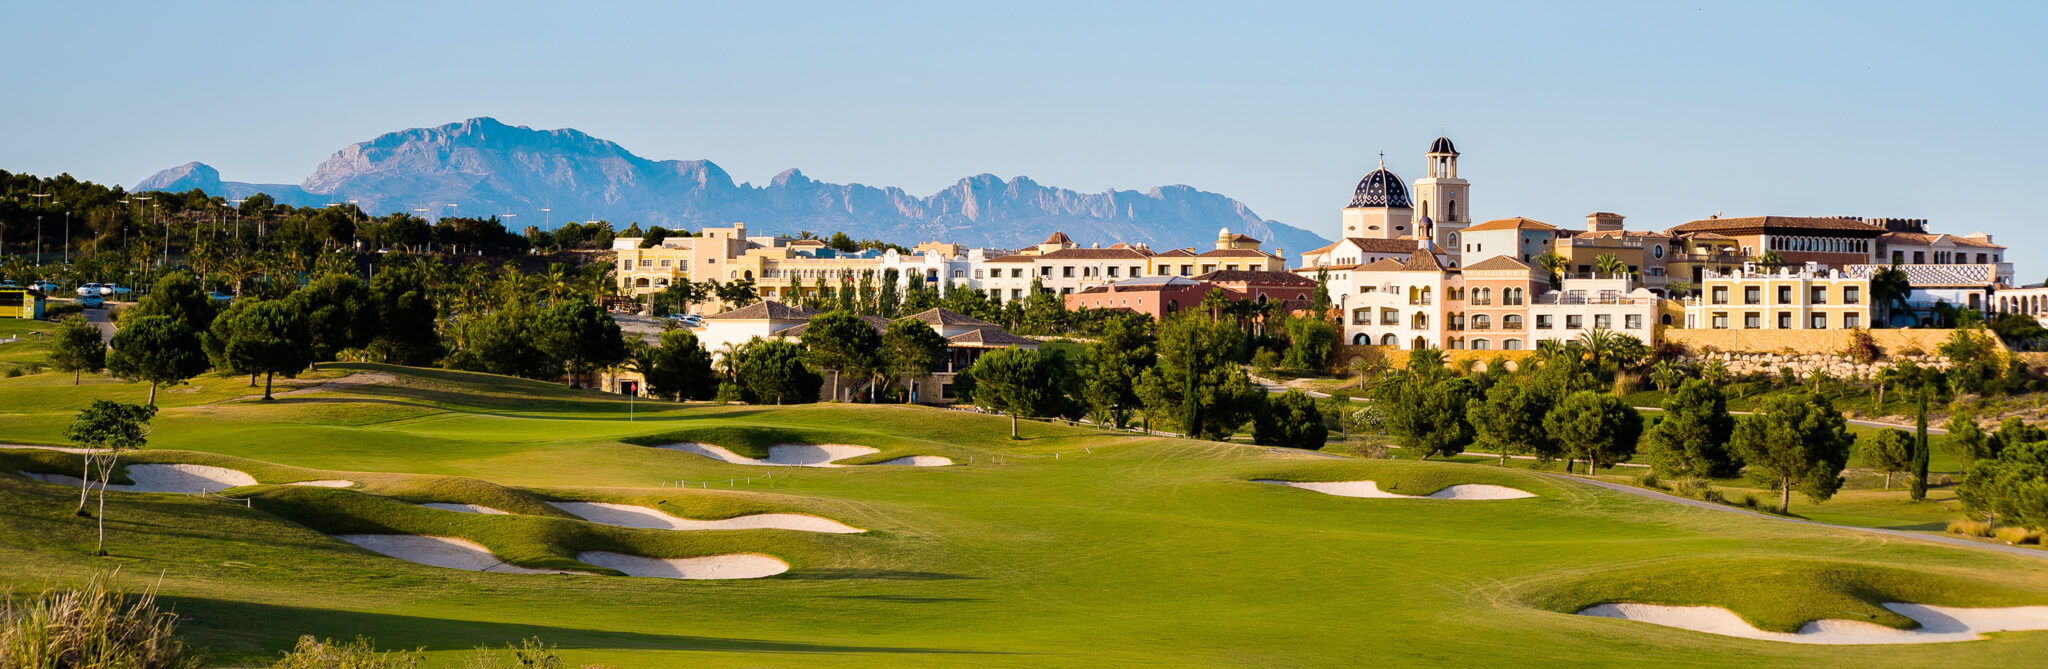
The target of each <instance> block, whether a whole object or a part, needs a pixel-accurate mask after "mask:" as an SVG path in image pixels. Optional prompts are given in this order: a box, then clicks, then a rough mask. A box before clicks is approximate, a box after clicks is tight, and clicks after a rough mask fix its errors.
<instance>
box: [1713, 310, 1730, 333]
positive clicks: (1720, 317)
mask: <svg viewBox="0 0 2048 669" xmlns="http://www.w3.org/2000/svg"><path fill="white" fill-rule="evenodd" d="M1714 329H1716V330H1726V329H1728V312H1726V311H1717V312H1714Z"/></svg>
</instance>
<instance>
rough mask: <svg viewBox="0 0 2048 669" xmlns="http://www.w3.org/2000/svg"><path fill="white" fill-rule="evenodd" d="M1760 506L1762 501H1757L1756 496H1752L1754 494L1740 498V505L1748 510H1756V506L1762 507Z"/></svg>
mask: <svg viewBox="0 0 2048 669" xmlns="http://www.w3.org/2000/svg"><path fill="white" fill-rule="evenodd" d="M1762 504H1763V500H1760V499H1757V497H1756V495H1754V494H1748V495H1743V496H1742V505H1743V506H1745V507H1749V508H1752V509H1754V508H1756V507H1758V506H1760V505H1762Z"/></svg>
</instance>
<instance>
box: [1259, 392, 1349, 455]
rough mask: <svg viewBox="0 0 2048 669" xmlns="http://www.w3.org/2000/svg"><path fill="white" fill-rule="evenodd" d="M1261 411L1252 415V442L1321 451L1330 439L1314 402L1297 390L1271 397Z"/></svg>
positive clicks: (1328, 431)
mask: <svg viewBox="0 0 2048 669" xmlns="http://www.w3.org/2000/svg"><path fill="white" fill-rule="evenodd" d="M1269 402H1270V404H1269V405H1268V406H1267V407H1266V409H1265V410H1264V411H1259V412H1257V413H1255V414H1253V416H1252V443H1256V444H1260V445H1264V446H1284V447H1287V448H1299V449H1304V450H1310V451H1315V450H1321V449H1322V448H1323V444H1324V442H1326V441H1328V440H1329V438H1330V429H1329V428H1328V427H1325V426H1324V425H1323V413H1322V410H1321V409H1319V408H1317V407H1316V401H1315V400H1313V399H1310V398H1309V396H1308V395H1306V394H1303V393H1302V392H1301V391H1299V390H1289V391H1287V392H1286V393H1284V394H1281V395H1280V396H1278V397H1274V398H1271V399H1270V400H1269Z"/></svg>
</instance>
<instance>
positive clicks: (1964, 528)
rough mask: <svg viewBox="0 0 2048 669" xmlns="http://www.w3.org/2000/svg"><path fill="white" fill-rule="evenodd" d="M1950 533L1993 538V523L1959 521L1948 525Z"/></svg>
mask: <svg viewBox="0 0 2048 669" xmlns="http://www.w3.org/2000/svg"><path fill="white" fill-rule="evenodd" d="M1948 533H1949V534H1960V535H1963V536H1966V537H1989V536H1991V523H1987V522H1984V521H1981V520H1967V519H1965V520H1958V521H1954V522H1951V523H1949V524H1948Z"/></svg>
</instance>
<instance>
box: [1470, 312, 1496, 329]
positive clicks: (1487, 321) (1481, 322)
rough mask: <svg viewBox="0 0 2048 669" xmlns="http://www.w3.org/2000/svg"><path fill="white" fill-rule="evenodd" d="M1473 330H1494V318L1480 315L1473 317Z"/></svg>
mask: <svg viewBox="0 0 2048 669" xmlns="http://www.w3.org/2000/svg"><path fill="white" fill-rule="evenodd" d="M1472 329H1474V330H1490V329H1493V318H1492V317H1490V316H1487V315H1486V314H1479V315H1477V316H1473V317H1472Z"/></svg>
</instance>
